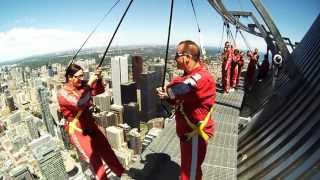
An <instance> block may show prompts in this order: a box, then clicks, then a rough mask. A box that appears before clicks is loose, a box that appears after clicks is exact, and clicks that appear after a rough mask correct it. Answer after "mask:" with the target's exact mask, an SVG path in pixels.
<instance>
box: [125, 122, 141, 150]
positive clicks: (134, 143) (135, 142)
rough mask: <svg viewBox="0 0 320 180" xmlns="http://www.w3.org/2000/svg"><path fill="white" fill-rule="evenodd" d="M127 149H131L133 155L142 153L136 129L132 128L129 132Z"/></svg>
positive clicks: (139, 137)
mask: <svg viewBox="0 0 320 180" xmlns="http://www.w3.org/2000/svg"><path fill="white" fill-rule="evenodd" d="M128 147H129V148H131V149H133V152H134V154H141V152H142V140H141V135H140V133H139V132H138V129H137V128H134V129H132V130H131V131H130V132H129V144H128Z"/></svg>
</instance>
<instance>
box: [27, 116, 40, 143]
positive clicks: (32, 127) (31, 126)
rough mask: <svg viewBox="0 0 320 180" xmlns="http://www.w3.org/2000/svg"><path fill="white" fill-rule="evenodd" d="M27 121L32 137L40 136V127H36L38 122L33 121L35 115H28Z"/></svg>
mask: <svg viewBox="0 0 320 180" xmlns="http://www.w3.org/2000/svg"><path fill="white" fill-rule="evenodd" d="M25 121H26V123H27V126H28V129H29V133H30V137H31V139H37V138H39V133H38V129H37V127H36V124H35V123H34V121H33V117H32V116H28V117H26V118H25Z"/></svg>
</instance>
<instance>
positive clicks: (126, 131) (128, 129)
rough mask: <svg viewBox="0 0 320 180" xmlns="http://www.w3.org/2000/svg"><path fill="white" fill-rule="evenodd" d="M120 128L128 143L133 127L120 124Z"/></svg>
mask: <svg viewBox="0 0 320 180" xmlns="http://www.w3.org/2000/svg"><path fill="white" fill-rule="evenodd" d="M119 127H121V128H122V129H123V134H124V141H125V142H127V141H128V140H129V132H130V130H131V127H130V126H129V125H128V124H127V123H124V124H119Z"/></svg>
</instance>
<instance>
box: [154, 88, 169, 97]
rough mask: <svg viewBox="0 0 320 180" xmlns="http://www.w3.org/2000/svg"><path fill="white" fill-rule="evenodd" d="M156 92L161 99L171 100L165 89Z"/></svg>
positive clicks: (158, 89)
mask: <svg viewBox="0 0 320 180" xmlns="http://www.w3.org/2000/svg"><path fill="white" fill-rule="evenodd" d="M156 91H157V95H158V96H159V98H160V99H168V98H169V96H168V93H167V91H166V88H165V87H164V88H163V87H158V88H157V89H156Z"/></svg>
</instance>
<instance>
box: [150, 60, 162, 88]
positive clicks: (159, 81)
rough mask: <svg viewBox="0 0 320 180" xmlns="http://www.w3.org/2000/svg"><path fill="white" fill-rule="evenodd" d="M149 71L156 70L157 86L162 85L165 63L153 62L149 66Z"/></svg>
mask: <svg viewBox="0 0 320 180" xmlns="http://www.w3.org/2000/svg"><path fill="white" fill-rule="evenodd" d="M149 71H154V72H155V76H156V77H155V81H156V86H157V87H160V86H161V85H162V81H163V72H164V64H162V63H157V64H151V65H150V66H149Z"/></svg>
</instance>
